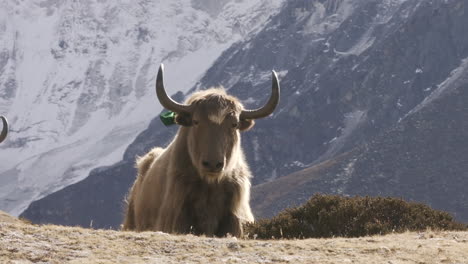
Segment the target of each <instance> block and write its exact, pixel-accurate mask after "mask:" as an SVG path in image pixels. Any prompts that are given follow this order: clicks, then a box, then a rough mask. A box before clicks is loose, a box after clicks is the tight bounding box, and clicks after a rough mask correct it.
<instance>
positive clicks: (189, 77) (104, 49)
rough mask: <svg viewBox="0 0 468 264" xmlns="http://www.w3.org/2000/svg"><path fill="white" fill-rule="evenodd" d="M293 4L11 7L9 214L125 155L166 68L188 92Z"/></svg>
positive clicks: (0, 35) (2, 55) (4, 24)
mask: <svg viewBox="0 0 468 264" xmlns="http://www.w3.org/2000/svg"><path fill="white" fill-rule="evenodd" d="M281 2H282V0H273V1H272V0H262V1H248V0H222V1H215V0H211V1H202V0H192V1H184V0H159V1H149V0H141V1H129V0H119V1H110V0H107V1H106V0H103V1H92V0H80V1H54V0H35V1H14V0H0V114H2V115H5V116H7V117H8V119H9V121H10V127H11V130H10V134H9V137H8V139H7V140H6V142H4V143H3V144H2V145H1V146H0V210H4V211H7V212H9V213H11V214H13V215H18V214H19V213H21V211H23V210H24V209H25V208H26V207H27V206H28V204H29V203H30V202H31V201H33V200H36V199H39V198H41V197H43V196H45V195H47V194H49V193H51V192H53V191H56V190H58V189H60V188H63V187H64V186H67V185H69V184H71V183H74V182H77V181H79V180H81V179H83V178H84V177H86V176H87V175H88V173H89V171H90V170H91V169H92V168H95V167H98V166H103V165H108V164H112V163H114V162H116V161H118V160H119V159H121V158H122V155H123V152H124V150H125V149H126V148H127V146H128V145H129V143H130V142H131V141H133V140H134V139H135V137H136V135H137V134H138V133H139V132H140V131H141V130H143V129H144V128H146V127H147V126H148V124H149V122H150V120H151V119H152V118H153V117H154V116H155V115H156V114H157V113H158V112H159V111H160V110H161V108H160V106H159V104H158V103H157V100H156V97H155V95H154V88H153V87H154V79H155V72H156V69H157V67H158V66H159V63H161V62H164V63H165V64H166V67H167V69H168V70H167V76H166V79H167V86H168V90H169V91H170V92H172V93H174V92H176V91H177V90H181V91H187V90H188V89H190V88H191V87H193V85H194V84H195V83H196V82H197V81H198V79H199V78H200V77H201V76H202V75H203V74H204V72H205V71H206V69H207V68H208V67H209V66H211V65H212V63H213V62H214V60H215V59H217V58H218V57H219V56H220V55H221V53H222V52H223V51H224V50H226V49H227V48H228V47H230V46H231V45H232V44H233V43H235V42H236V41H239V40H242V39H244V38H246V37H248V36H249V34H252V32H256V31H258V30H259V29H260V28H261V27H262V26H263V25H264V24H265V22H266V21H267V20H268V19H269V17H270V16H271V15H274V14H275V13H276V12H278V10H279V7H280V5H281Z"/></svg>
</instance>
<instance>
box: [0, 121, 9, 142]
mask: <svg viewBox="0 0 468 264" xmlns="http://www.w3.org/2000/svg"><path fill="white" fill-rule="evenodd" d="M0 119H2V123H3V129H2V132H1V133H0V143H2V142H3V141H4V140H5V139H6V137H7V135H8V121H7V119H6V117H4V116H0Z"/></svg>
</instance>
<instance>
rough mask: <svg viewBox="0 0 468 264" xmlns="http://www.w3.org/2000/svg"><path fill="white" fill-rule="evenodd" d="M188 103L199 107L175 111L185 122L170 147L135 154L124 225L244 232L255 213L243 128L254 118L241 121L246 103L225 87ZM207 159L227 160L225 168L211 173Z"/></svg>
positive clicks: (212, 232) (209, 232)
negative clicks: (181, 111) (246, 223)
mask: <svg viewBox="0 0 468 264" xmlns="http://www.w3.org/2000/svg"><path fill="white" fill-rule="evenodd" d="M187 103H188V104H192V105H195V110H194V111H193V112H192V113H191V114H188V113H179V114H178V115H177V118H176V121H177V122H178V123H179V124H180V125H182V126H181V127H180V129H179V131H178V133H177V135H176V136H175V138H174V139H173V141H172V142H171V143H170V144H169V146H168V147H167V148H166V149H162V148H154V149H153V150H151V151H150V152H149V153H147V154H146V155H145V156H143V157H141V158H138V159H137V165H136V166H137V169H138V176H137V179H136V180H135V183H134V185H133V187H132V188H131V190H130V192H129V195H128V200H127V213H126V216H125V220H124V223H123V229H124V230H137V231H143V230H154V231H163V232H169V233H194V234H198V235H201V234H203V235H207V236H225V235H227V234H228V233H229V234H231V235H234V236H237V237H241V236H242V224H243V223H244V222H250V221H253V215H252V212H251V209H250V205H249V199H250V178H251V173H250V170H249V168H248V165H247V163H246V161H245V158H244V154H243V151H242V149H241V146H240V133H239V131H241V130H247V129H249V128H250V127H251V126H252V125H253V121H251V120H239V115H240V112H241V111H242V109H243V106H242V105H241V103H240V102H239V101H238V99H236V98H235V97H232V96H229V95H227V94H226V93H225V92H224V90H223V89H209V90H206V91H202V92H198V93H195V94H194V95H192V96H191V97H190V99H189V100H188V102H187ZM209 117H210V118H209ZM213 120H214V121H216V122H218V123H216V122H214V121H213ZM236 124H237V128H234V126H235V125H236ZM207 160H208V161H214V162H217V161H218V162H223V161H224V163H223V164H224V165H223V169H222V171H221V172H216V173H213V172H211V171H210V172H207V171H206V167H204V166H203V165H202V164H203V162H204V161H207ZM213 164H214V163H213Z"/></svg>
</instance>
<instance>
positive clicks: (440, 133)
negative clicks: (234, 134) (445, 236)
mask: <svg viewBox="0 0 468 264" xmlns="http://www.w3.org/2000/svg"><path fill="white" fill-rule="evenodd" d="M467 62H468V61H465V62H464V63H463V65H462V66H461V67H460V68H459V69H457V70H456V71H454V73H453V74H452V76H451V77H450V78H449V79H447V80H446V81H445V82H443V83H442V84H441V85H439V86H438V88H437V89H436V90H435V91H434V92H433V95H432V96H431V100H430V102H425V103H423V104H422V105H421V106H420V107H417V108H416V109H415V111H414V112H412V113H411V114H409V115H408V116H407V117H405V118H404V119H403V120H402V121H401V122H400V123H398V124H397V125H396V126H395V127H393V128H392V129H390V130H389V131H386V132H384V133H382V134H381V135H379V136H378V137H376V138H375V139H374V140H372V141H370V142H369V143H368V144H365V145H362V146H360V147H357V148H355V149H353V150H352V151H350V152H347V153H345V154H343V155H341V156H338V157H336V158H334V159H331V160H328V161H326V162H323V163H321V164H318V165H316V166H313V167H311V168H307V169H305V170H302V171H300V172H296V173H293V174H291V175H288V176H286V177H283V178H281V179H278V180H276V181H273V182H269V183H265V184H262V185H258V186H256V187H255V190H254V192H253V193H254V197H253V204H254V205H255V209H256V210H255V211H256V212H257V214H258V216H263V217H267V216H272V215H274V214H276V213H277V212H279V211H280V210H282V209H284V208H285V207H289V206H292V205H296V204H300V203H302V202H304V201H306V200H307V199H308V198H309V197H310V196H311V195H312V194H314V193H316V192H322V193H335V194H344V195H372V196H377V195H378V196H394V197H403V198H404V199H407V200H412V201H419V202H424V203H426V204H428V205H430V206H431V207H433V208H436V209H443V210H446V211H448V212H450V213H452V214H453V215H454V216H455V218H457V219H458V220H460V221H464V222H468V203H467V201H468V196H467V192H466V186H468V163H467V162H466V157H467V156H468V147H467V145H466V142H468V134H467V133H466V131H468V130H467V129H468V106H467V104H466V102H467V100H468V77H467V76H468V67H467V66H468V64H467ZM439 92H440V93H439Z"/></svg>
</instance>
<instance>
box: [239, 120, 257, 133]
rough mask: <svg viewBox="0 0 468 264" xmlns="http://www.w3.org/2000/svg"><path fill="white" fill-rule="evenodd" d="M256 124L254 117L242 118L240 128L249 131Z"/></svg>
mask: <svg viewBox="0 0 468 264" xmlns="http://www.w3.org/2000/svg"><path fill="white" fill-rule="evenodd" d="M254 125H255V121H254V120H253V119H241V120H240V121H239V130H240V131H247V130H249V129H251V128H252V127H253V126H254Z"/></svg>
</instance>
